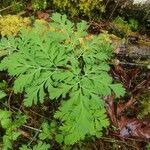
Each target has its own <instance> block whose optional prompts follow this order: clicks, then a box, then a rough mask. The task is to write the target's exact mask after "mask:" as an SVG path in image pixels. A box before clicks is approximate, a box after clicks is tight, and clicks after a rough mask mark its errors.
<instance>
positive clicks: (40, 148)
mask: <svg viewBox="0 0 150 150" xmlns="http://www.w3.org/2000/svg"><path fill="white" fill-rule="evenodd" d="M19 150H50V145H49V144H46V143H44V142H42V141H40V142H39V143H38V144H37V145H34V146H33V148H31V147H28V146H26V145H22V147H20V148H19Z"/></svg>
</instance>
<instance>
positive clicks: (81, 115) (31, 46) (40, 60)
mask: <svg viewBox="0 0 150 150" xmlns="http://www.w3.org/2000/svg"><path fill="white" fill-rule="evenodd" d="M52 20H53V21H52V22H51V23H50V24H49V26H50V30H47V32H45V28H44V26H43V25H42V24H37V23H36V24H35V26H34V28H33V29H32V30H31V31H30V32H29V31H27V30H23V31H22V32H21V34H20V35H19V36H18V37H17V38H14V41H16V42H15V43H16V45H15V47H16V48H17V50H13V51H12V53H11V54H10V55H8V56H6V57H5V58H4V59H3V60H2V61H1V63H0V70H8V73H9V75H11V76H13V77H15V82H14V87H13V88H14V91H15V93H18V92H25V99H24V104H25V106H32V105H33V104H37V103H43V102H44V98H45V96H49V99H50V100H56V99H59V100H61V101H62V103H61V106H60V107H59V110H58V111H57V112H56V114H55V118H56V119H59V120H60V121H61V127H60V128H59V130H60V131H61V133H62V136H60V135H61V134H58V135H59V136H57V137H56V138H57V140H58V141H59V142H60V141H62V139H63V140H64V143H65V144H74V143H76V142H78V141H79V140H83V139H85V137H86V136H88V137H90V136H98V137H99V136H101V135H102V131H103V128H106V127H108V125H109V122H108V119H107V116H106V110H105V103H104V100H103V97H105V96H108V95H110V94H111V93H112V92H114V93H115V95H116V97H120V96H123V94H124V89H123V87H122V86H121V85H120V84H113V80H112V77H111V76H110V75H109V74H108V71H109V66H108V64H107V61H108V60H109V58H110V57H111V53H112V47H111V45H110V44H106V42H105V43H103V42H102V38H101V37H100V36H93V37H92V38H91V39H88V38H87V32H86V30H87V29H88V25H87V23H86V22H85V21H82V22H80V23H77V24H76V25H74V24H73V23H72V22H71V21H70V20H68V19H67V17H66V15H60V14H58V13H55V14H53V16H52ZM8 40H9V39H8ZM47 130H49V129H48V128H47V127H45V126H44V127H43V131H44V132H45V131H46V132H47ZM41 138H43V139H44V138H47V135H45V134H42V135H41Z"/></svg>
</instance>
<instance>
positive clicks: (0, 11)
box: [0, 5, 13, 12]
mask: <svg viewBox="0 0 150 150" xmlns="http://www.w3.org/2000/svg"><path fill="white" fill-rule="evenodd" d="M12 7H13V5H11V6H8V7H6V8H3V9H1V10H0V12H2V11H5V10H8V9H10V8H12Z"/></svg>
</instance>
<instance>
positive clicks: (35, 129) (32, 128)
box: [22, 125, 42, 132]
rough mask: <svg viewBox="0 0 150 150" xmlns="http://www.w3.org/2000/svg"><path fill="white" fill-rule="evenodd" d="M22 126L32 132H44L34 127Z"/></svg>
mask: <svg viewBox="0 0 150 150" xmlns="http://www.w3.org/2000/svg"><path fill="white" fill-rule="evenodd" d="M22 126H23V127H25V128H28V129H31V130H34V131H37V132H42V130H40V129H37V128H34V127H30V126H27V125H22Z"/></svg>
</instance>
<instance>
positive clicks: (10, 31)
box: [0, 15, 30, 37]
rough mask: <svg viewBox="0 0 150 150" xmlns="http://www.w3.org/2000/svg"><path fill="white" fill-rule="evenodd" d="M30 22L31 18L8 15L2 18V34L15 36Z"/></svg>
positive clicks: (0, 31)
mask: <svg viewBox="0 0 150 150" xmlns="http://www.w3.org/2000/svg"><path fill="white" fill-rule="evenodd" d="M29 24H30V19H29V18H22V17H19V16H16V15H7V16H4V17H1V18H0V34H1V36H2V37H3V36H11V35H13V36H15V35H17V33H18V32H19V31H20V30H21V28H27V27H28V26H29Z"/></svg>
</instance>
